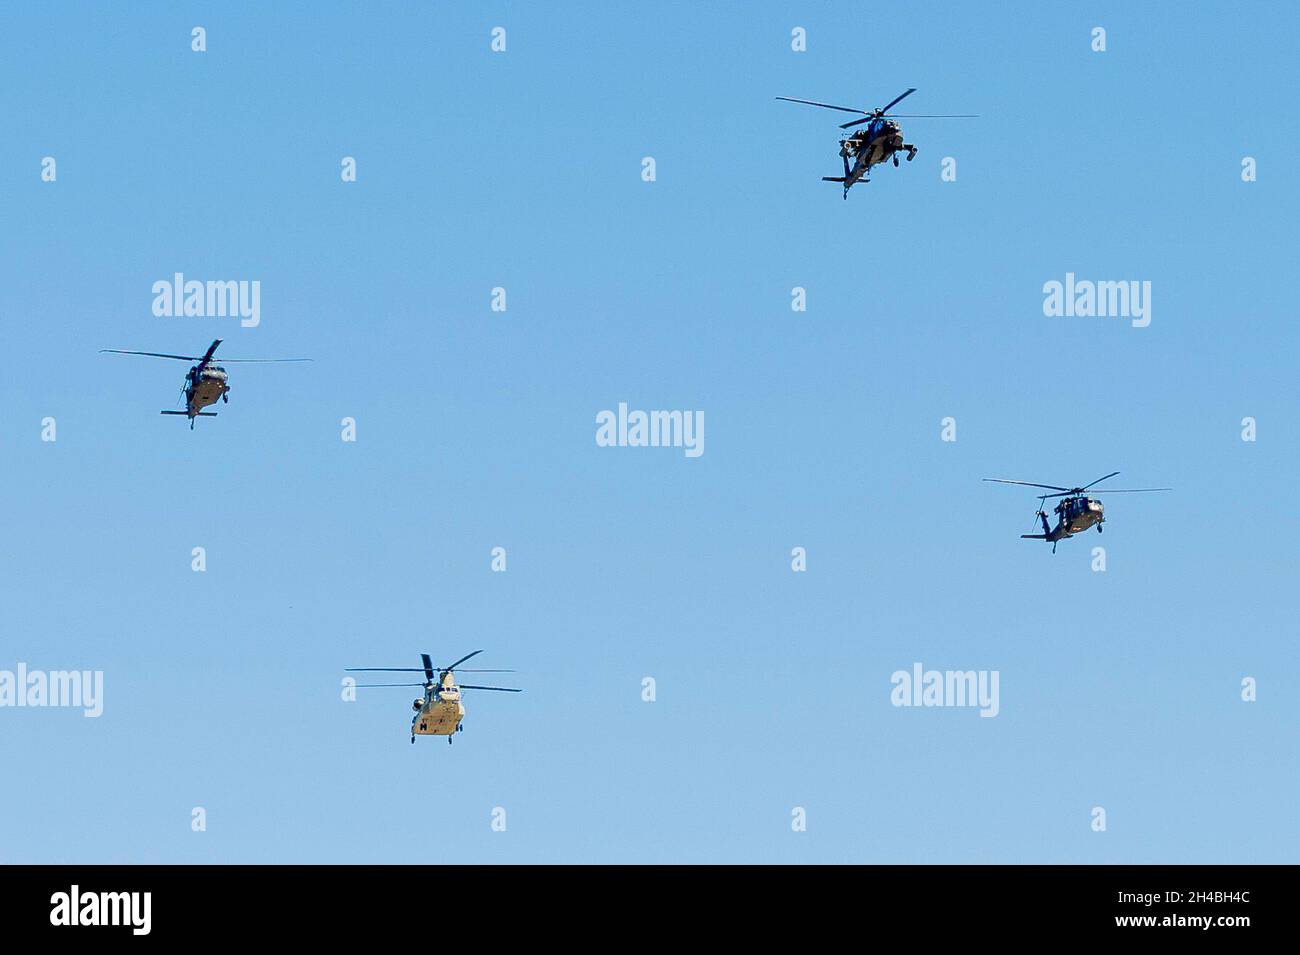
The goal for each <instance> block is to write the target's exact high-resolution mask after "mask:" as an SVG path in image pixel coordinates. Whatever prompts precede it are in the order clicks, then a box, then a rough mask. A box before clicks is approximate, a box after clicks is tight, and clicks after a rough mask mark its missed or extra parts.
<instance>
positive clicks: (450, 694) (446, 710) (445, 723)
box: [346, 650, 523, 744]
mask: <svg viewBox="0 0 1300 955" xmlns="http://www.w3.org/2000/svg"><path fill="white" fill-rule="evenodd" d="M482 652H483V651H482V650H475V651H474V652H473V653H467V654H465V656H463V657H461V658H460V659H459V660H457V661H456V662H455V663H453V664H452V665H451V666H446V667H436V668H435V667H434V665H433V661H432V660H431V659H430V658H429V654H427V653H421V654H420V662H421V663H423V664H424V666H423V667H348V668H347V670H346V672H348V673H420V672H421V671H423V673H424V682H423V683H358V684H357V686H359V687H361V686H365V687H376V686H422V687H424V698H423V699H419V700H414V701H412V703H411V708H412V709H413V710H415V716H413V717H411V742H412V743H414V742H415V737H416V736H417V735H418V736H445V737H447V742H448V744H450V743H451V736H452V734H453V733H456V732H458V731H460V730H462V729H464V727H463V726H462V725H461V720H462V719H464V718H465V707H464V705H463V704H462V703H461V702H460V691H461V690H496V691H497V692H499V693H522V692H523V690H519V689H515V688H513V687H508V686H475V685H473V684H471V683H461V684H459V685H457V683H456V678H455V677H454V676H452V674H453V673H454V672H456V670H458V669H460V665H461V664H462V663H464V662H465V661H466V660H468V659H469V658H470V657H474V656H478V655H479V654H480V653H482ZM460 672H461V673H514V672H515V671H514V670H463V669H462V670H460Z"/></svg>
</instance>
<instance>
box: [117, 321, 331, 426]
mask: <svg viewBox="0 0 1300 955" xmlns="http://www.w3.org/2000/svg"><path fill="white" fill-rule="evenodd" d="M221 341H222V340H221V339H220V338H218V339H217V340H216V341H214V342H213V343H212V344H211V345H209V346H208V350H207V351H206V352H204V353H203V355H202V356H197V355H163V354H160V353H159V352H154V351H125V350H123V349H121V348H101V349H100V352H109V353H112V354H114V355H145V356H147V357H149V358H175V359H177V360H178V361H195V362H198V364H197V365H195V366H194V367H193V368H191V369H190V370H189V372H188V373H187V374H186V375H185V384H183V385H181V404H182V405H183V406H184V408H185V410H184V411H163V412H161V414H168V415H185V417H187V418H189V419H190V430H191V431H193V430H194V419H195V418H215V417H216V416H217V413H216V412H215V411H204V410H203V409H204V408H206V407H207V406H208V405H212V404H216V403H217V400H218V399H220V400H221V401H223V402H225V401H229V400H230V384H229V383H228V381H227V375H226V369H224V368H222V367H221V366H220V365H214V364H213V363H212V354H213V352H215V351H216V350H217V346H218V345H220V344H221ZM222 361H223V362H233V361H238V362H282V361H311V359H310V358H223V359H222Z"/></svg>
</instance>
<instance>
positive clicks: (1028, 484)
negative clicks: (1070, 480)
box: [984, 478, 1070, 497]
mask: <svg viewBox="0 0 1300 955" xmlns="http://www.w3.org/2000/svg"><path fill="white" fill-rule="evenodd" d="M984 480H985V481H992V482H993V483H994V484H1022V485H1024V486H1025V487H1045V488H1047V489H1048V490H1049V491H1064V492H1065V493H1066V494H1069V493H1070V489H1069V488H1068V487H1057V486H1056V485H1055V484H1033V483H1031V482H1029V481H1008V480H1007V479H1006V478H984ZM1051 496H1052V497H1055V496H1056V495H1054V494H1053V495H1051Z"/></svg>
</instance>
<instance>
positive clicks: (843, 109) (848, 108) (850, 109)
mask: <svg viewBox="0 0 1300 955" xmlns="http://www.w3.org/2000/svg"><path fill="white" fill-rule="evenodd" d="M777 99H781V100H785V101H786V102H787V103H803V104H804V105H805V106H820V107H821V108H822V109H838V110H839V111H840V112H842V113H869V112H871V110H868V109H854V108H853V107H852V106H832V105H831V104H830V103H816V102H814V101H813V100H810V99H795V98H794V97H792V96H778V97H777Z"/></svg>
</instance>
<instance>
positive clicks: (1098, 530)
mask: <svg viewBox="0 0 1300 955" xmlns="http://www.w3.org/2000/svg"><path fill="white" fill-rule="evenodd" d="M1097 533H1098V534H1100V533H1101V525H1100V524H1098V525H1097Z"/></svg>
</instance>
